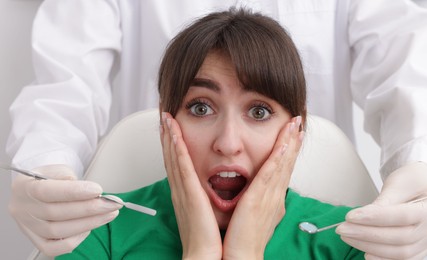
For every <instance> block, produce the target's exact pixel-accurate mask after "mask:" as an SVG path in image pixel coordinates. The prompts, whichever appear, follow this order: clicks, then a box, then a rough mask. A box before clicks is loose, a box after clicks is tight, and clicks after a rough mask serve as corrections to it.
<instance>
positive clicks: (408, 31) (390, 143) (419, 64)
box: [348, 0, 427, 179]
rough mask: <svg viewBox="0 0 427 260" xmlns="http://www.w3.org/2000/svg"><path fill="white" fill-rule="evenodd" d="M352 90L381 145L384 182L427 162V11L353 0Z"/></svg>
mask: <svg viewBox="0 0 427 260" xmlns="http://www.w3.org/2000/svg"><path fill="white" fill-rule="evenodd" d="M348 37H349V43H350V46H351V48H352V68H351V87H352V94H353V98H354V100H355V102H356V103H357V104H358V105H359V106H361V107H362V109H363V110H364V114H365V122H364V128H365V130H366V131H367V132H369V133H370V134H371V135H372V137H373V138H374V139H375V141H376V142H377V143H378V144H379V145H380V147H381V174H382V177H383V179H384V178H386V176H387V175H388V174H389V173H391V172H392V171H393V170H395V169H396V168H399V167H401V166H403V165H404V164H407V163H409V162H413V161H424V162H427V9H423V8H421V7H419V6H417V5H415V4H414V3H413V2H412V1H410V0H398V1H387V0H376V1H371V0H353V1H351V3H350V7H349V34H348Z"/></svg>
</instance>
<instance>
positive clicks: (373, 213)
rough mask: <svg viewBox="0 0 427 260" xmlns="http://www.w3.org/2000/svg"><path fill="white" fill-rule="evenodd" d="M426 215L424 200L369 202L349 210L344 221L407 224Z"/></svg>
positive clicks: (415, 222)
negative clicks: (397, 203) (384, 202)
mask: <svg viewBox="0 0 427 260" xmlns="http://www.w3.org/2000/svg"><path fill="white" fill-rule="evenodd" d="M426 216H427V205H426V201H421V202H417V203H404V204H400V205H396V206H378V205H374V204H370V205H367V206H364V207H361V208H357V209H354V210H351V211H350V212H349V213H348V214H347V216H346V221H348V222H351V223H354V224H362V225H366V226H380V227H387V226H408V225H416V224H418V223H420V222H422V221H424V220H425V217H426Z"/></svg>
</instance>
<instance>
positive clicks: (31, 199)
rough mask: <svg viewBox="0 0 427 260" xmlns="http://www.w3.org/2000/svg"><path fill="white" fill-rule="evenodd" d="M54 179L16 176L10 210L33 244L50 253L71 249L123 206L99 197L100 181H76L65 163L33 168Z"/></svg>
mask: <svg viewBox="0 0 427 260" xmlns="http://www.w3.org/2000/svg"><path fill="white" fill-rule="evenodd" d="M33 171H34V172H37V173H39V174H41V175H43V176H46V177H49V178H53V179H54V180H35V179H34V178H30V177H27V176H17V177H16V178H15V179H14V181H13V183H12V194H11V200H10V203H9V211H10V213H11V215H12V217H13V218H14V219H15V221H16V222H17V224H18V226H19V227H20V228H21V229H22V231H23V232H24V233H25V234H26V235H27V236H28V237H29V238H30V240H31V241H32V242H33V244H34V245H35V246H36V247H37V248H38V249H39V250H40V251H42V252H43V253H44V254H46V255H48V256H57V255H61V254H65V253H68V252H71V251H72V250H73V249H74V248H76V247H77V246H78V245H79V244H80V243H81V242H82V241H83V240H84V239H85V238H86V237H87V236H88V235H89V233H90V231H91V230H92V229H94V228H97V227H99V226H101V225H103V224H106V223H108V222H110V221H112V220H113V219H114V218H115V217H116V216H117V215H118V209H120V208H121V207H122V206H121V205H119V204H117V203H113V202H109V201H106V200H103V199H99V198H97V196H99V195H100V194H101V193H102V188H101V186H99V185H98V184H96V183H94V182H90V181H80V180H76V177H75V174H74V173H73V171H72V170H71V169H70V168H69V167H67V166H65V165H49V166H44V167H40V168H36V169H33Z"/></svg>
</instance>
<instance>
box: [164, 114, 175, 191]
mask: <svg viewBox="0 0 427 260" xmlns="http://www.w3.org/2000/svg"><path fill="white" fill-rule="evenodd" d="M169 117H170V115H169V113H166V112H163V113H162V125H163V138H162V140H163V141H162V145H163V149H162V152H163V158H164V164H165V168H166V173H167V176H168V180H169V184H170V187H171V189H172V191H173V187H174V186H175V177H174V175H173V174H172V170H173V167H172V162H171V150H170V149H171V135H170V128H169V127H168V125H167V118H169Z"/></svg>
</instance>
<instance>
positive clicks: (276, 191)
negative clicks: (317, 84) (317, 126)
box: [223, 117, 304, 259]
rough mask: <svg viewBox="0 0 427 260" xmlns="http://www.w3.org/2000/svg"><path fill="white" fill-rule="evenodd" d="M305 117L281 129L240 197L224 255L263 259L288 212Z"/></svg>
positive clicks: (231, 222) (227, 236)
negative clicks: (279, 224) (272, 237)
mask: <svg viewBox="0 0 427 260" xmlns="http://www.w3.org/2000/svg"><path fill="white" fill-rule="evenodd" d="M300 124H301V117H297V118H294V119H293V120H292V121H291V122H289V123H288V124H287V125H286V126H285V127H284V128H283V129H282V130H281V132H280V133H279V136H278V138H277V140H276V143H275V145H274V147H273V150H272V152H271V154H270V157H269V158H268V159H267V161H266V162H265V163H264V164H263V166H262V167H261V169H260V170H259V172H258V174H257V175H256V176H255V178H254V180H253V181H252V183H251V184H250V186H249V188H248V190H247V191H246V192H245V194H244V195H243V196H242V198H241V199H240V201H239V203H238V204H237V207H236V209H235V210H234V213H233V216H232V218H231V221H230V223H229V225H228V229H227V233H226V236H225V239H224V252H223V259H263V257H264V250H265V247H266V245H267V243H268V241H269V240H270V238H271V236H272V235H273V232H274V229H275V228H276V226H277V225H278V223H279V222H280V220H281V219H282V218H283V216H284V215H285V206H284V202H285V196H286V190H287V188H288V185H289V181H290V177H291V174H292V171H293V167H294V164H295V161H296V158H297V156H298V154H299V149H300V147H301V144H302V139H303V136H304V133H303V132H299V127H300Z"/></svg>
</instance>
